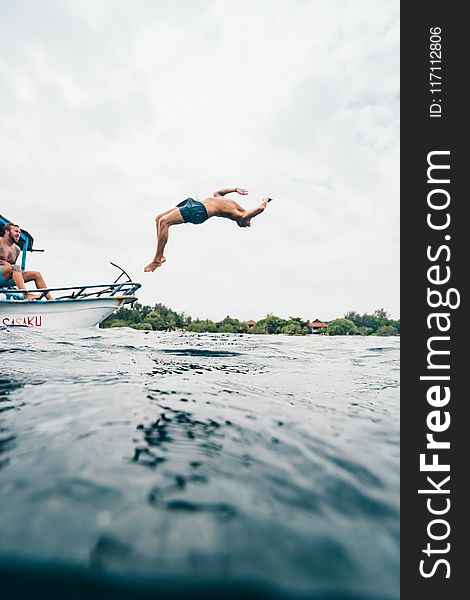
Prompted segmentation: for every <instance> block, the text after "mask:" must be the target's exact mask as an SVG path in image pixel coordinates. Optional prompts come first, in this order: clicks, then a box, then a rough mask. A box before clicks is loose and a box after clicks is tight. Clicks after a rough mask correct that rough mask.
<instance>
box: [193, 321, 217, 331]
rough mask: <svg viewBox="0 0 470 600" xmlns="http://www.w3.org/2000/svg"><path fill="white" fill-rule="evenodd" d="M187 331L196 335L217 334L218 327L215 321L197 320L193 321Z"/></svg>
mask: <svg viewBox="0 0 470 600" xmlns="http://www.w3.org/2000/svg"><path fill="white" fill-rule="evenodd" d="M186 329H187V331H194V332H196V333H217V327H216V325H215V323H214V322H213V321H210V320H209V319H205V320H203V321H201V320H199V319H196V320H194V321H191V322H190V323H189V324H188V326H187V328H186Z"/></svg>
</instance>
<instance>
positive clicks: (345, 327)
mask: <svg viewBox="0 0 470 600" xmlns="http://www.w3.org/2000/svg"><path fill="white" fill-rule="evenodd" d="M325 333H326V334H327V335H356V334H357V333H358V330H357V327H356V325H354V323H353V321H351V320H350V319H341V318H340V319H334V320H333V321H330V322H329V323H328V327H327V328H326V331H325Z"/></svg>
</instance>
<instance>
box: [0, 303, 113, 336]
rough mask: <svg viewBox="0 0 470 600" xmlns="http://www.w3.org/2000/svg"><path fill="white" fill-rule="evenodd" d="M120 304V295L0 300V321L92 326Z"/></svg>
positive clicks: (45, 326) (25, 324)
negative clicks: (38, 299)
mask: <svg viewBox="0 0 470 600" xmlns="http://www.w3.org/2000/svg"><path fill="white" fill-rule="evenodd" d="M121 304H123V300H122V299H120V298H77V299H71V298H67V299H60V300H47V301H37V300H36V301H34V300H23V301H8V300H0V325H3V326H6V327H9V326H20V327H33V328H35V329H81V328H83V327H94V326H96V325H98V324H99V323H101V321H104V319H106V317H109V315H110V314H112V313H113V312H114V311H115V310H116V309H117V308H119V306H121Z"/></svg>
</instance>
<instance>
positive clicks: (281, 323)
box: [251, 315, 288, 333]
mask: <svg viewBox="0 0 470 600" xmlns="http://www.w3.org/2000/svg"><path fill="white" fill-rule="evenodd" d="M287 323H288V321H286V319H281V318H280V317H276V316H275V315H267V317H266V318H264V319H261V320H260V321H258V322H257V323H256V325H253V327H252V329H251V332H252V333H282V328H283V327H285V326H286V325H287Z"/></svg>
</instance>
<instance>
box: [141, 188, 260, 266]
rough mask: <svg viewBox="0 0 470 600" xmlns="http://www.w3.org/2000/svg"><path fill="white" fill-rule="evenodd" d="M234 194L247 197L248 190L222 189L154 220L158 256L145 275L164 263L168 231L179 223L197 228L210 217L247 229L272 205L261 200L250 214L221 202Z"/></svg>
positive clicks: (168, 211) (181, 204) (188, 202)
mask: <svg viewBox="0 0 470 600" xmlns="http://www.w3.org/2000/svg"><path fill="white" fill-rule="evenodd" d="M232 192H235V193H237V194H240V195H242V196H246V194H248V191H247V190H244V189H242V188H238V187H236V188H223V189H221V190H218V191H217V192H214V195H213V196H211V197H210V198H205V200H203V201H202V202H200V201H199V200H194V199H193V198H187V199H186V200H183V202H180V203H179V204H177V205H176V207H175V208H170V210H167V211H166V212H164V213H161V214H160V215H158V216H157V217H156V218H155V221H156V227H157V252H156V254H155V256H154V258H153V259H152V261H151V262H150V263H149V264H148V265H147V266H146V267H145V268H144V271H145V272H147V273H148V272H151V271H155V269H157V268H158V267H161V266H162V264H163V263H164V262H165V261H166V258H165V257H164V256H163V251H164V249H165V246H166V243H167V241H168V229H169V228H170V226H171V225H179V224H180V223H193V224H195V225H199V224H200V223H204V221H207V219H210V218H211V217H224V218H225V219H230V220H232V221H235V222H236V224H237V225H238V226H239V227H250V225H251V219H252V218H253V217H256V216H257V215H260V214H261V213H262V212H263V211H264V210H265V208H266V206H267V205H268V202H271V198H263V200H262V201H261V204H260V205H259V206H257V207H256V208H252V209H250V210H246V209H244V208H243V207H242V206H240V204H238V203H237V202H235V200H228V199H227V198H224V196H225V195H226V194H230V193H232Z"/></svg>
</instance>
